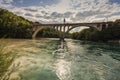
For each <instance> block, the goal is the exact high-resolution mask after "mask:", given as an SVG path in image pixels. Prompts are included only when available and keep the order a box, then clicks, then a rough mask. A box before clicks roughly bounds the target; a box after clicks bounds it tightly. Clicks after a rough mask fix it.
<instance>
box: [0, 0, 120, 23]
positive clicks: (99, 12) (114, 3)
mask: <svg viewBox="0 0 120 80" xmlns="http://www.w3.org/2000/svg"><path fill="white" fill-rule="evenodd" d="M0 7H1V8H5V9H7V10H9V11H12V12H13V13H15V14H17V15H19V16H23V17H25V18H26V19H29V20H31V21H34V22H35V21H38V22H41V23H62V22H63V18H66V21H67V22H68V23H69V22H72V23H75V22H98V21H107V19H108V20H109V21H114V20H116V19H120V0H0Z"/></svg>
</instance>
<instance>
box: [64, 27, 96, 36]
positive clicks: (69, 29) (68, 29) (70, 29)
mask: <svg viewBox="0 0 120 80" xmlns="http://www.w3.org/2000/svg"><path fill="white" fill-rule="evenodd" d="M84 26H86V27H89V28H96V29H97V27H96V26H93V25H84ZM77 27H82V26H79V25H78V26H72V27H71V28H69V29H68V30H67V31H66V34H67V33H69V32H70V31H71V30H72V29H74V28H77Z"/></svg>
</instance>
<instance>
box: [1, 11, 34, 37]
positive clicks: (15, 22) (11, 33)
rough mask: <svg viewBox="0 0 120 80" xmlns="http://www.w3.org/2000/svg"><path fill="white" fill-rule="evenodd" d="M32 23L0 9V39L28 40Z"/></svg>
mask: <svg viewBox="0 0 120 80" xmlns="http://www.w3.org/2000/svg"><path fill="white" fill-rule="evenodd" d="M31 25H32V22H30V21H28V20H26V19H24V18H23V17H21V16H17V15H15V14H13V13H12V12H9V11H8V10H5V9H0V38H30V37H31V33H32V31H31Z"/></svg>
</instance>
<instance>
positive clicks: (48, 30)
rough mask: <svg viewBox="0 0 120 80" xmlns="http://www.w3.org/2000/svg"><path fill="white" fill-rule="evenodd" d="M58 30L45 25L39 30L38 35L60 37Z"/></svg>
mask: <svg viewBox="0 0 120 80" xmlns="http://www.w3.org/2000/svg"><path fill="white" fill-rule="evenodd" d="M58 33H59V32H58V31H56V30H55V29H53V28H50V27H43V28H41V30H40V31H39V33H38V35H37V37H48V38H57V37H59V35H58Z"/></svg>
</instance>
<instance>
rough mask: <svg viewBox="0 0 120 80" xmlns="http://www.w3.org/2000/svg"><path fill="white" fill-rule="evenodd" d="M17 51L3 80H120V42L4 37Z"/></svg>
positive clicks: (12, 48)
mask: <svg viewBox="0 0 120 80" xmlns="http://www.w3.org/2000/svg"><path fill="white" fill-rule="evenodd" d="M3 42H4V43H6V46H5V50H6V51H12V52H13V53H14V54H15V58H14V61H13V62H12V64H11V66H10V67H9V68H8V70H7V71H6V73H5V74H4V75H3V77H2V78H1V80H120V45H119V44H107V43H106V44H105V43H95V42H84V41H78V40H66V41H65V42H60V41H59V40H57V39H40V40H12V39H9V40H7V39H6V40H2V42H1V44H4V43H3Z"/></svg>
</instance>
